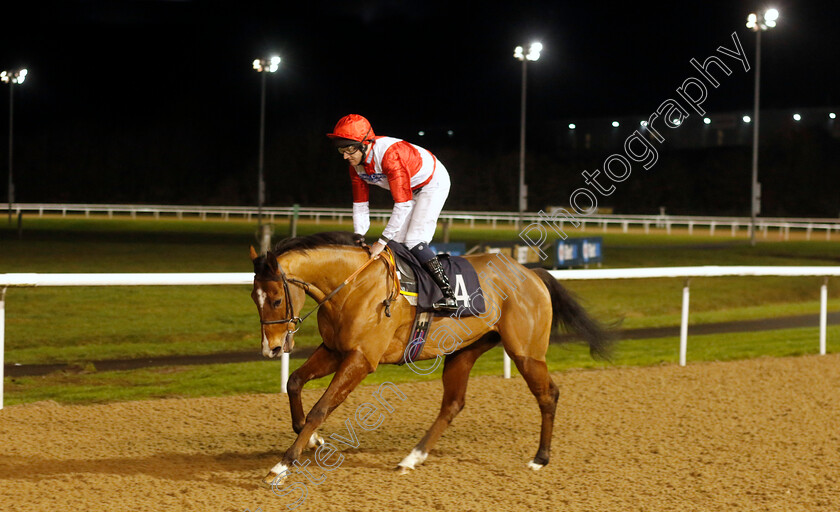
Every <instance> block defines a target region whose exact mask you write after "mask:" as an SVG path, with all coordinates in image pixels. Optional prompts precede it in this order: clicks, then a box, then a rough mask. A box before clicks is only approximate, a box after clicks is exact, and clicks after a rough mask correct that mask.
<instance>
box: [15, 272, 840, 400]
mask: <svg viewBox="0 0 840 512" xmlns="http://www.w3.org/2000/svg"><path fill="white" fill-rule="evenodd" d="M550 273H551V275H552V276H554V277H555V278H557V279H559V280H583V279H644V278H662V277H666V278H684V279H685V280H686V281H685V286H684V287H683V294H682V300H683V302H682V323H681V330H680V332H681V334H680V365H681V366H685V363H686V360H685V359H686V357H685V356H686V350H687V347H688V303H689V289H688V280H689V279H690V278H692V277H723V276H802V277H806V276H811V277H815V276H816V277H824V278H825V279H824V281H823V284H822V286H821V288H820V341H819V344H820V348H819V352H820V354H822V355H824V354H825V353H826V324H827V321H826V320H827V304H828V291H827V290H828V278H829V277H837V276H840V267H817V266H812V267H746V266H704V267H660V268H618V269H592V270H554V271H550ZM253 279H254V274H253V273H250V272H219V273H160V274H139V273H138V274H128V273H126V274H119V273H117V274H105V273H95V274H34V273H29V274H0V409H2V408H3V376H4V368H3V363H4V352H5V297H6V292H7V289H8V288H17V287H38V286H40V287H43V286H194V285H248V284H251V283H252V282H253ZM504 358H505V363H504V366H505V372H504V373H505V377H510V360H509V358H508V356H507V354H505V355H504ZM288 376H289V355H288V354H283V356H282V358H281V380H282V385H283V392H286V382H287V380H288Z"/></svg>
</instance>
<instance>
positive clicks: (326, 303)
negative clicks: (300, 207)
mask: <svg viewBox="0 0 840 512" xmlns="http://www.w3.org/2000/svg"><path fill="white" fill-rule="evenodd" d="M250 257H251V260H252V262H253V264H254V287H253V290H252V292H251V297H252V299H253V301H254V303H255V304H256V306H257V310H258V312H259V316H260V324H261V325H260V327H261V344H262V354H263V356H265V357H267V358H274V357H277V356H279V355H281V353H282V352H290V351H291V350H292V348H293V347H294V333H295V332H296V331H297V330H298V328H299V327H300V322H301V321H302V319H301V318H300V316H299V315H300V314H301V309H302V307H303V303H304V299H305V296H304V294H306V295H309V296H310V297H312V298H313V299H315V301H317V302H318V303H319V306H320V308H319V309H318V310H317V311H318V315H317V319H318V330H319V332H320V335H321V338H322V343H321V344H320V345H319V346H318V347H317V348H316V349H315V351H314V352H313V353H312V355H310V356H309V358H308V359H307V360H306V362H304V363H303V365H301V366H300V367H299V368H298V369H297V370H296V371H294V372H293V373H292V374H291V375H290V376H289V380H288V384H287V391H288V395H289V404H290V407H291V417H292V428H293V429H294V431H295V433H296V434H297V438H296V439H295V441H294V442H293V443H292V445H291V446H290V447H289V448H288V449H287V450H286V452H285V454H284V455H283V458H282V459H281V460H280V462H278V463H277V464H276V465H275V466H274V467H272V468H271V469H270V470H269V472H268V474H267V475H266V477H265V478H264V479H263V482H264V483H265V484H267V485H274V486H276V485H278V484H279V483H281V482H282V481H283V480H284V479H285V478H286V477H287V476H288V474H290V472H291V471H290V469H291V468H293V464H295V462H296V460H297V459H298V457H300V456H301V454H302V452H303V451H304V449H306V448H316V447H319V446H320V445H321V444H323V442H324V441H323V438H321V437H320V436H319V435H318V433H317V429H318V427H320V426H321V424H322V423H323V422H324V421H325V419H326V418H327V416H328V415H329V414H330V413H331V412H332V411H333V410H334V409H335V408H336V407H338V406H339V405H340V404H341V403H342V402H343V401H344V399H345V398H346V397H347V396H348V395H349V394H350V392H351V391H353V389H354V388H355V387H356V386H357V385H358V384H359V383H360V382H362V380H364V378H365V377H366V376H367V375H368V374H370V373H372V372H374V371H375V370H376V368H377V367H378V366H379V365H380V364H398V363H402V362H404V356H405V353H406V346H407V344H408V342H409V340H408V338H409V336H410V330H411V328H412V325H413V321H414V317H415V309H416V308H415V307H414V306H411V305H410V304H409V303H408V301H407V300H406V299H405V297H403V296H399V297H398V298H397V299H396V300H394V301H393V302H389V301H388V300H384V301H383V299H385V298H388V297H392V298H393V291H394V285H395V283H394V276H393V271H392V269H389V265H388V262H387V261H386V260H385V258H382V259H381V261H373V262H372V263H373V264H368V265H367V267H366V268H364V269H363V270H362V271H361V272H358V273H357V274H356V275H355V276H354V277H355V279H353V280H352V281H351V282H349V283H348V282H347V281H348V279H347V277H348V276H351V275H353V274H354V271H358V270H359V269H360V267H362V266H363V265H365V264H366V263H370V262H369V259H370V256H369V254H368V252H367V251H366V250H365V249H364V248H362V247H360V246H359V245H358V244H357V242H356V241H355V240H354V239H353V235H352V233H347V232H327V233H318V234H314V235H310V236H304V237H295V238H288V239H285V240H283V241H281V242H279V243H278V244H277V245H276V246H275V247H274V248H273V249H272V250H270V251H268V252H267V253H266V254H265V255H263V256H258V255H257V253H256V251H255V250H254V248H253V247H251V249H250ZM466 258H467V259H468V260H469V262H470V263H471V264H472V265H473V266H474V268H475V269H476V272H477V273H478V276H479V282H480V284H481V288H482V290H483V294H484V299H485V304H486V310H487V311H486V312H485V314H483V315H473V316H464V315H462V314H453V315H451V316H448V317H446V316H443V317H440V316H438V317H436V318H434V320H433V321H432V325H431V328H430V329H429V335H428V339H429V342H427V343H426V344H425V345H424V346H423V348H422V350H421V351H420V353H419V354H417V355H416V356H415V357H414V361H425V360H430V359H435V360H436V362H439V361H440V359H441V358H443V376H442V379H443V400H442V403H441V407H440V412H439V414H438V416H437V418H436V419H435V420H434V422H433V423H432V425H431V427H430V428H429V430H428V431H427V432H426V434H425V436H424V437H423V438H422V439H421V440H420V442H419V443H417V445H416V446H415V447H414V449H413V450H412V451H411V453H410V454H409V455H408V456H406V457H405V458H404V459H403V460H402V461H400V462H399V464H398V465H397V469H399V470H400V471H401V472H402V473H407V472H409V471H410V470H413V469H415V467H416V466H417V465H418V464H421V463H422V462H423V461H425V459H426V457H427V456H428V453H429V452H430V451H431V449H432V448H434V446H435V444H436V443H437V441H438V439H439V438H440V436H441V435H442V434H443V431H444V430H445V429H446V428H447V427H448V426H449V424H450V423H451V422H452V420H453V419H454V418H455V416H456V415H457V414H458V413H459V412H460V411H461V409H463V407H464V396H465V394H466V388H467V380H468V378H469V374H470V370H471V369H472V367H473V364H474V363H475V362H476V360H477V359H478V358H479V356H481V355H482V354H484V353H485V352H487V351H488V350H490V349H491V348H493V347H495V346H496V345H498V344H499V343H500V342H501V344H502V346H503V347H504V350H505V351H506V352H507V354H508V355H509V356H510V358H511V359H512V360H513V362H514V364H515V365H516V368H517V369H518V370H519V372H520V373H521V375H522V377H523V378H524V379H525V381H526V382H527V384H528V387H529V389H530V391H531V393H533V395H534V397H535V398H536V399H537V403H538V405H539V409H540V414H541V417H542V426H541V429H540V440H539V448H538V449H537V453H536V455H535V456H534V457H533V459H531V460H530V461H529V462H528V464H527V465H528V467H530V468H531V469H534V470H538V469H540V468H542V467H543V466H545V465H546V464H548V462H549V455H550V449H551V436H552V430H553V427H554V415H555V410H556V408H557V400H558V397H559V390H558V388H557V386H556V385H555V384H554V382H553V381H552V379H551V377H550V376H549V373H548V367H547V366H546V357H545V356H546V351H547V349H548V344H549V341H550V340H551V339H552V337H553V336H555V335H556V334H555V331H556V330H557V329H556V327H557V326H558V324H562V325H563V326H564V327H565V328H566V330H567V331H570V332H571V333H572V334H574V335H576V336H577V337H579V338H580V339H581V340H582V341H584V342H585V343H587V344H588V345H589V349H590V354H591V355H592V356H593V357H600V358H605V359H606V358H608V357H609V352H610V347H611V345H612V343H613V341H614V338H613V336H612V334H611V333H610V331H609V329H608V328H606V327H605V326H604V325H603V324H601V323H600V322H599V321H597V320H595V319H594V318H592V317H591V316H590V315H589V314H588V313H587V312H586V311H585V310H584V308H583V307H582V306H581V305H580V304H579V303H578V302H577V301H576V300H575V298H574V297H573V296H572V294H571V293H569V292H568V291H567V290H566V289H565V288H564V287H563V286H561V285H560V283H558V282H557V280H556V279H554V278H553V277H552V276H551V274H549V273H548V271H546V270H545V269H542V268H537V269H527V268H526V267H524V266H522V265H520V264H519V263H516V262H514V261H511V260H510V259H507V258H504V257H500V256H499V255H493V254H481V255H471V256H466ZM345 285H346V286H345ZM339 288H340V289H339ZM337 289H338V291H336V290H337ZM397 295H398V294H397ZM304 318H305V317H304ZM436 332H437V333H444V334H445V335H444V336H437V338H438V340H437V343H435V339H436V336H435V333H436ZM453 333H460V334H457V335H456V336H453V335H452V334H453ZM456 338H457V340H456ZM441 340H445V342H444V343H441ZM333 373H334V374H335V375H334V376H333V378H332V380H331V381H330V384H329V385H328V387H327V389H326V391H324V393H323V395H322V396H321V398H320V399H319V400H318V402H317V403H316V404H315V405H314V406H313V407H312V408H311V409H310V411H309V413H308V414H306V415H304V409H303V404H302V401H301V390H302V388H303V386H304V384H306V382H308V381H310V380H312V379H317V378H321V377H324V376H327V375H330V374H333Z"/></svg>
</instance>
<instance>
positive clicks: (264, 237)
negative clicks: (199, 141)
mask: <svg viewBox="0 0 840 512" xmlns="http://www.w3.org/2000/svg"><path fill="white" fill-rule="evenodd" d="M279 64H280V57H276V56H275V57H271V58H269V59H254V63H253V67H254V69H255V70H256V71H258V72H259V73H260V74H261V75H262V78H261V84H260V156H259V163H258V164H257V236H258V237H259V240H260V254H265V253H266V252H267V251H268V249H269V246H270V245H271V226H270V225H267V224H263V204H264V203H265V179H264V177H263V163H264V161H265V158H264V154H265V80H266V78H265V74H266V73H274V72H275V71H277V67H278V65H279Z"/></svg>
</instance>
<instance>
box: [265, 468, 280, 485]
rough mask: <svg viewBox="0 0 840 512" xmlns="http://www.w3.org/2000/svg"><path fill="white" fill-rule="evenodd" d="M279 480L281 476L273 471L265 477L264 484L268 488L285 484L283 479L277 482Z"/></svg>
mask: <svg viewBox="0 0 840 512" xmlns="http://www.w3.org/2000/svg"><path fill="white" fill-rule="evenodd" d="M278 478H280V475H278V474H277V473H275V472H273V471H269V472H268V474H267V475H265V478H263V479H262V483H263V484H265V485H266V486H268V487H273V486H275V485H279V484H281V483H283V479H282V478H280V480H279V481H277V480H278Z"/></svg>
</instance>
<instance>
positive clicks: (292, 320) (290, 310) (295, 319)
mask: <svg viewBox="0 0 840 512" xmlns="http://www.w3.org/2000/svg"><path fill="white" fill-rule="evenodd" d="M277 273H278V274H280V278H279V279H278V278H277V277H274V278H271V279H264V281H282V282H283V293H284V294H285V296H286V297H285V299H286V318H284V319H282V320H263V319H262V318H260V323H261V324H263V325H275V324H294V325H295V330H294V331H291V330H290V331H289V332H290V333H292V334H294V333H296V332H298V330H300V323H301V322H303V321H304V320H306V318H307V317H308V316H309V315H311V314H312V313H314V312H315V311H316V310H317V309H318V308H319V307H320V306H321V304H323V303H324V302H326V301H327V300H328V299H329V298H330V297H332V294H330V295H329V296H328V297H327V298H326V299H324V300H323V301H321V302H319V303H318V305H317V306H315V309H313V310H312V311H310V312H309V313H307V314H305V315H303V317H302V318H301V317H299V316H295V308H294V306H293V305H292V294H291V293H289V283H293V284H296V285H298V286H301V287H303V289H304V290H307V291H308V290H309V283H307V282H306V281H301V280H300V279H295V278H294V277H291V278H289V277H286V273H285V272H283V269H282V268H280V265H277ZM260 316H261V317H262V315H260Z"/></svg>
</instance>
